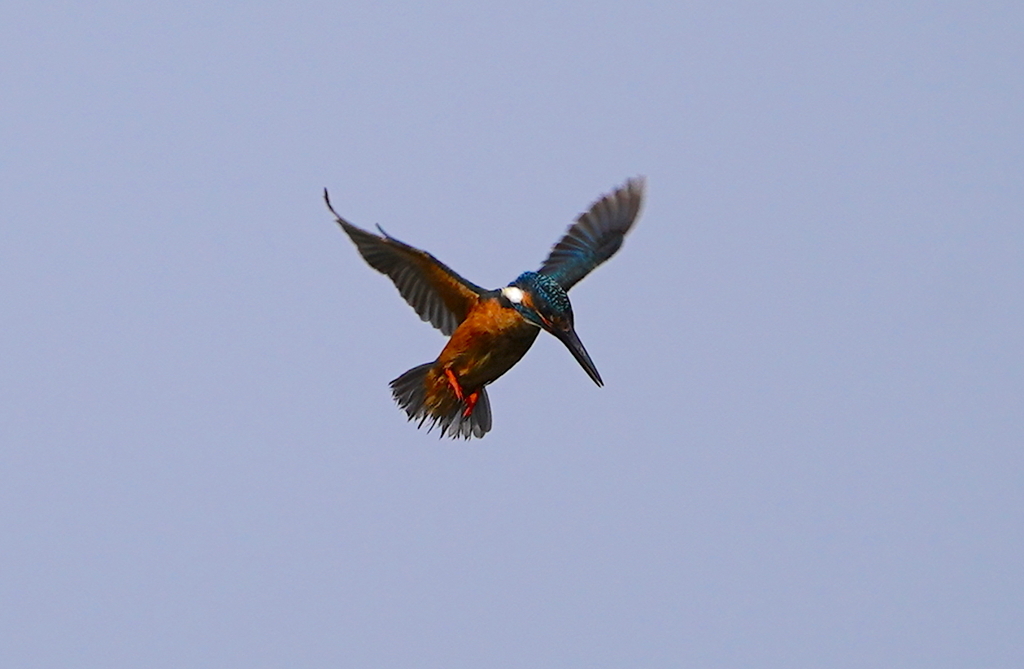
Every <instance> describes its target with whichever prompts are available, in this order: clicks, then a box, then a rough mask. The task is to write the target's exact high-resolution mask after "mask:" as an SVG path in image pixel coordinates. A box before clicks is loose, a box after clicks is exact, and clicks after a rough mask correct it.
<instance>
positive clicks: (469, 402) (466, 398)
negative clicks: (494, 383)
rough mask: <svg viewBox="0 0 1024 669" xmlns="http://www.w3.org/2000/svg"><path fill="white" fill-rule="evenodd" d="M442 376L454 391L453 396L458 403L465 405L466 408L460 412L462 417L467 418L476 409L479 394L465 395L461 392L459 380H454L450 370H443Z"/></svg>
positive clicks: (453, 373) (453, 374)
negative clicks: (446, 378) (456, 398)
mask: <svg viewBox="0 0 1024 669" xmlns="http://www.w3.org/2000/svg"><path fill="white" fill-rule="evenodd" d="M444 375H445V376H446V377H448V385H450V386H451V387H452V390H454V391H455V396H456V397H458V398H459V401H460V402H465V403H466V408H465V410H463V412H462V417H463V418H469V416H470V414H472V413H473V409H475V408H476V403H477V400H479V399H480V393H478V392H477V393H470V394H469V395H466V394H465V393H464V392H463V390H462V386H460V385H459V380H458V379H456V378H455V372H453V371H452V370H450V369H445V370H444Z"/></svg>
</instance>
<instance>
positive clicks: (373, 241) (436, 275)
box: [324, 190, 484, 336]
mask: <svg viewBox="0 0 1024 669" xmlns="http://www.w3.org/2000/svg"><path fill="white" fill-rule="evenodd" d="M324 200H325V201H326V202H327V207H328V208H329V209H330V210H331V213H332V214H334V217H335V218H336V219H337V221H338V225H340V226H341V228H342V229H343V230H344V231H345V232H346V233H347V234H348V236H349V237H350V238H351V239H352V241H353V242H354V243H355V245H356V248H357V249H358V250H359V253H360V255H362V256H363V259H364V260H366V262H367V263H369V265H370V267H372V268H374V269H375V270H377V271H378V272H381V273H382V274H386V275H388V277H390V278H391V280H392V281H393V282H394V283H395V286H396V287H397V288H398V292H399V293H401V295H402V297H404V298H405V301H406V302H408V303H409V305H410V306H411V307H412V308H413V309H415V310H416V313H417V314H419V317H420V318H422V319H423V320H425V321H429V322H430V324H431V325H433V326H434V327H435V328H437V329H438V330H440V331H441V332H442V333H444V334H445V335H449V336H450V335H451V334H452V333H453V332H455V328H457V327H458V326H459V323H461V322H462V321H464V320H465V319H466V315H467V314H468V313H469V310H470V309H471V308H472V307H473V305H475V304H476V303H477V299H478V298H479V296H480V294H481V293H483V292H484V289H483V288H481V287H480V286H477V285H475V284H472V283H470V282H469V281H466V280H465V279H463V278H462V277H461V276H459V275H458V274H456V273H455V272H453V271H452V270H451V269H449V268H448V266H447V265H445V264H444V263H442V262H441V261H439V260H438V259H437V258H435V257H434V256H432V255H430V254H429V253H427V252H426V251H421V250H419V249H417V248H413V247H412V246H409V245H408V244H405V243H404V242H400V241H398V240H397V239H395V238H394V237H392V236H390V235H388V234H387V233H386V232H384V231H383V230H381V231H380V232H381V235H383V236H377V235H375V234H373V233H372V232H367V231H366V230H363V229H361V228H357V227H356V226H354V225H352V224H351V223H349V222H348V221H346V220H345V219H343V218H342V217H341V216H338V214H337V212H335V211H334V208H333V207H331V202H330V200H328V199H327V191H326V190H325V191H324ZM378 229H380V227H379V226H378Z"/></svg>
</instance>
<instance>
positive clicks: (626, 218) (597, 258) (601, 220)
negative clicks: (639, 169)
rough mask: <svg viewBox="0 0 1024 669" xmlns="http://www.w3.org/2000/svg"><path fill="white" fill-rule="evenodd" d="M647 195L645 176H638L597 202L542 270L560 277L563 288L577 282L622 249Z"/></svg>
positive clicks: (570, 231) (551, 255) (564, 239)
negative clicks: (623, 241) (645, 193)
mask: <svg viewBox="0 0 1024 669" xmlns="http://www.w3.org/2000/svg"><path fill="white" fill-rule="evenodd" d="M643 196H644V178H643V177H637V178H635V179H630V180H629V181H627V182H626V183H625V184H624V185H623V186H622V187H621V188H619V189H618V190H616V191H615V192H614V193H610V194H608V195H605V196H604V197H602V198H601V199H600V200H598V201H597V202H595V203H594V204H593V205H592V206H591V207H590V211H588V212H586V213H584V214H580V216H579V218H577V219H576V222H575V223H573V224H572V225H571V226H570V227H569V231H568V232H567V233H565V236H564V237H562V240H561V241H559V242H558V243H557V244H555V247H554V248H553V249H551V254H550V255H549V256H548V258H547V260H545V261H544V264H543V265H541V268H540V273H541V274H546V275H548V276H550V277H551V278H552V279H554V280H555V281H557V282H558V285H560V286H561V287H562V289H563V290H569V289H570V288H572V287H573V286H575V285H576V283H577V282H578V281H579V280H580V279H582V278H583V277H585V276H586V275H587V274H589V273H590V272H591V271H592V270H593V269H594V268H595V267H597V266H598V265H600V264H601V263H603V262H604V261H605V260H608V258H611V257H612V256H613V255H614V254H615V252H616V251H618V250H619V247H620V246H622V239H623V238H624V237H625V236H626V233H627V232H629V229H630V228H631V227H632V226H633V221H635V220H636V215H637V214H638V213H639V212H640V204H641V202H642V201H643Z"/></svg>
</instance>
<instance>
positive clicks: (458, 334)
mask: <svg viewBox="0 0 1024 669" xmlns="http://www.w3.org/2000/svg"><path fill="white" fill-rule="evenodd" d="M539 332H540V328H538V327H535V326H533V325H530V324H529V323H528V322H527V321H526V320H525V319H524V318H523V317H522V316H520V315H519V314H518V312H516V310H515V309H507V308H504V307H502V306H501V304H500V303H499V302H498V300H497V299H486V300H481V301H480V302H478V303H477V304H476V306H474V307H473V309H472V310H471V311H470V312H469V315H468V316H467V317H466V320H464V321H463V322H462V324H461V325H459V327H458V328H457V329H456V330H455V332H454V333H452V337H451V339H450V340H448V344H447V345H446V346H445V347H444V350H443V351H441V355H440V356H438V359H437V363H438V367H439V368H440V369H445V368H447V369H451V370H452V372H454V373H455V376H456V377H458V379H459V383H460V384H461V385H462V387H463V388H465V389H466V392H473V391H475V390H477V389H479V388H480V387H481V386H483V385H485V384H487V383H490V382H491V381H494V380H495V379H497V378H498V377H499V376H501V375H502V374H504V373H505V372H507V371H508V370H509V369H511V368H512V366H513V365H515V364H516V363H517V362H519V360H520V358H522V357H523V356H524V355H525V354H526V352H527V351H528V350H530V346H532V345H533V342H534V341H535V340H536V339H537V334H538V333H539Z"/></svg>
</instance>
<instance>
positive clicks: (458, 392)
mask: <svg viewBox="0 0 1024 669" xmlns="http://www.w3.org/2000/svg"><path fill="white" fill-rule="evenodd" d="M444 375H445V376H447V377H448V383H449V384H451V387H452V390H454V391H455V396H456V397H458V398H459V401H460V402H461V401H462V399H463V395H462V386H460V385H459V380H458V379H456V378H455V372H453V371H452V370H451V369H449V368H447V367H445V369H444Z"/></svg>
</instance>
